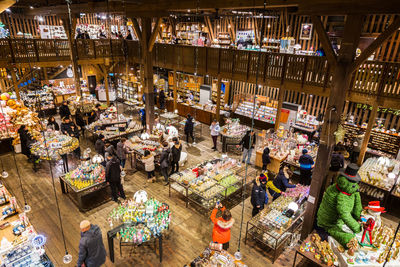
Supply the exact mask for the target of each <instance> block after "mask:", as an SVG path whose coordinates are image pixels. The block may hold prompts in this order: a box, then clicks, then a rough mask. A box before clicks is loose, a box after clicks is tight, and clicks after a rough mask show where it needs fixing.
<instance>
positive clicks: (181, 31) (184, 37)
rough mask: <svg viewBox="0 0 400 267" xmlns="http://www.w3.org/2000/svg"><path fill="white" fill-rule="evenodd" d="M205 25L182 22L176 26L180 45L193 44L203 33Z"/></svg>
mask: <svg viewBox="0 0 400 267" xmlns="http://www.w3.org/2000/svg"><path fill="white" fill-rule="evenodd" d="M203 28H204V24H202V23H199V22H181V23H178V24H177V25H176V35H177V36H176V37H177V39H178V44H193V42H194V41H197V39H198V38H200V36H201V35H202V34H203V33H205V32H203Z"/></svg>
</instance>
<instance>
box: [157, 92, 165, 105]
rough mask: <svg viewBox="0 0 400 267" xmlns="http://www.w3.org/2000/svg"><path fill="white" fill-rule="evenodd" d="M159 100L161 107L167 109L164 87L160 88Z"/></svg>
mask: <svg viewBox="0 0 400 267" xmlns="http://www.w3.org/2000/svg"><path fill="white" fill-rule="evenodd" d="M158 100H159V101H160V109H165V94H164V90H163V89H161V90H160V93H159V95H158Z"/></svg>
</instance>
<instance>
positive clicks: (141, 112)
mask: <svg viewBox="0 0 400 267" xmlns="http://www.w3.org/2000/svg"><path fill="white" fill-rule="evenodd" d="M139 115H140V121H141V122H142V126H143V127H144V128H145V129H146V109H145V108H142V109H140V110H139Z"/></svg>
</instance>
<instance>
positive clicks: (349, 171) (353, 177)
mask: <svg viewBox="0 0 400 267" xmlns="http://www.w3.org/2000/svg"><path fill="white" fill-rule="evenodd" d="M358 169H359V167H358V165H357V164H355V163H350V164H349V165H347V167H346V169H345V170H343V169H342V170H341V171H340V174H341V175H343V176H344V177H346V178H347V180H349V181H351V182H356V183H358V182H360V181H361V177H360V175H359V174H358Z"/></svg>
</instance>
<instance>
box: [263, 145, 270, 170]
mask: <svg viewBox="0 0 400 267" xmlns="http://www.w3.org/2000/svg"><path fill="white" fill-rule="evenodd" d="M270 163H271V158H270V156H269V148H268V147H267V146H266V147H265V148H264V150H263V153H262V164H263V166H262V170H263V171H266V170H267V169H268V164H270Z"/></svg>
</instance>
